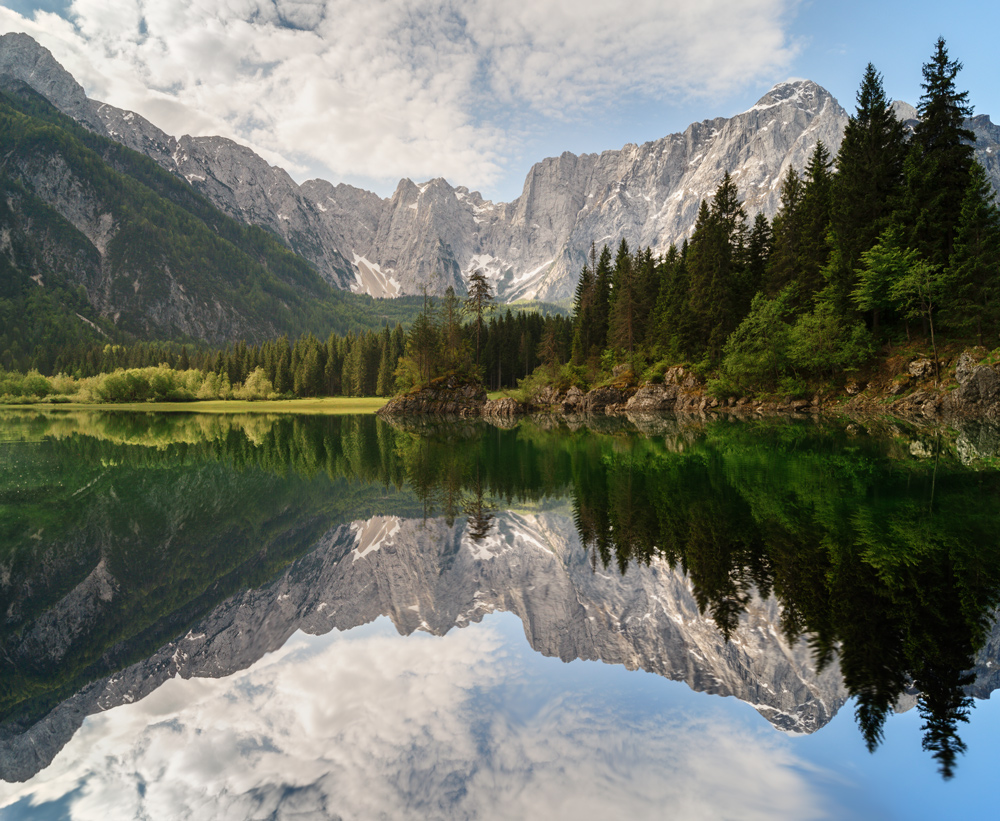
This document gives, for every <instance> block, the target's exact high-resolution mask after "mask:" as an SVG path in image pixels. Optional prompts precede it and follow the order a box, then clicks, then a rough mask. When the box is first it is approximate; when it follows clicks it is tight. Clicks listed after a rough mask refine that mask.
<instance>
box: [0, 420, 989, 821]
mask: <svg viewBox="0 0 1000 821" xmlns="http://www.w3.org/2000/svg"><path fill="white" fill-rule="evenodd" d="M998 453H1000V431H998V430H997V429H995V428H992V427H990V426H987V425H977V424H971V423H970V424H967V425H963V426H961V427H960V428H958V429H940V430H921V429H918V428H913V427H910V426H907V425H904V424H902V423H898V422H891V421H883V422H871V423H864V424H862V423H860V422H857V421H854V422H849V421H847V420H844V421H835V420H802V421H789V420H756V421H736V420H732V419H717V420H713V421H707V422H706V421H698V420H693V419H688V420H684V419H672V418H635V419H613V418H595V419H590V420H561V419H555V418H543V419H534V420H525V421H522V422H520V423H519V424H516V425H513V426H511V427H507V428H505V427H498V426H494V425H490V424H486V423H484V422H480V421H478V420H471V421H470V420H455V421H450V422H446V421H440V420H437V421H435V420H427V419H424V420H401V421H397V422H393V423H391V424H390V423H387V422H385V421H383V420H381V419H377V418H376V417H374V416H340V417H321V416H290V415H266V414H240V415H197V414H151V413H150V414H145V413H124V412H114V411H108V412H102V413H85V412H64V413H59V412H55V411H53V412H51V413H40V412H34V411H5V412H3V413H2V414H0V613H2V621H0V671H2V672H0V779H2V780H0V819H22V818H44V819H63V818H73V819H76V818H92V817H93V818H100V819H102V821H106V819H108V818H125V817H129V818H131V817H143V818H147V817H148V818H178V817H189V818H213V819H214V818H234V819H236V818H291V817H295V818H336V817H342V818H449V819H450V818H488V819H499V818H512V819H514V818H574V819H587V818H595V819H596V818H602V819H606V818H620V817H629V818H662V817H664V816H667V817H677V818H713V819H714V818H734V819H735V818H739V819H748V818H749V819H754V818H761V819H765V818H767V819H772V818H788V819H804V818H838V819H839V818H852V819H854V818H857V819H869V818H870V819H876V818H878V819H884V818H890V819H891V818H899V819H903V818H906V819H913V818H942V817H949V816H951V817H953V816H955V815H957V814H959V813H966V812H975V811H979V812H988V809H987V808H988V807H990V806H992V805H993V803H994V796H993V789H992V778H993V770H994V769H995V767H994V765H995V763H996V762H997V761H998V760H1000V758H998V755H1000V732H998V730H1000V710H998V709H997V705H996V703H994V702H991V701H990V700H989V699H990V694H991V693H992V692H993V690H994V689H996V687H997V686H1000V628H998V626H997V620H996V612H997V606H998V604H1000V458H998Z"/></svg>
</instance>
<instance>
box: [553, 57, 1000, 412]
mask: <svg viewBox="0 0 1000 821" xmlns="http://www.w3.org/2000/svg"><path fill="white" fill-rule="evenodd" d="M960 69H961V64H960V63H958V62H956V61H953V60H951V59H949V57H948V52H947V50H946V48H945V43H944V41H943V40H938V42H937V44H936V46H935V51H934V54H933V56H932V58H931V60H930V62H928V63H927V64H926V65H925V66H924V67H923V75H924V83H923V88H924V92H925V93H924V95H923V96H922V97H921V100H920V105H919V107H918V113H919V116H920V120H919V122H918V123H917V124H916V125H914V126H913V128H912V130H911V131H908V129H907V126H906V125H904V124H903V123H902V122H900V121H899V120H898V119H897V118H896V116H895V114H894V113H893V110H892V108H891V105H890V102H889V100H888V99H887V98H886V96H885V93H884V91H883V87H882V77H881V75H879V73H878V72H877V71H876V70H875V68H874V66H872V65H871V64H869V65H868V67H867V69H866V71H865V75H864V79H863V81H862V84H861V88H860V91H859V92H858V96H857V110H856V112H855V114H854V115H853V116H852V117H851V118H850V120H849V122H848V125H847V128H846V130H845V133H844V140H843V143H842V144H841V147H840V150H839V151H838V153H837V155H836V157H835V158H831V156H830V154H829V152H828V150H827V149H826V147H825V146H823V144H822V143H817V145H816V147H815V150H814V152H813V154H812V156H811V159H810V161H809V163H808V165H807V166H806V168H805V169H804V172H803V173H799V172H798V171H796V170H795V169H791V168H790V169H789V170H788V173H787V174H786V175H785V177H784V179H783V181H782V186H781V203H780V207H779V210H778V212H777V214H776V215H775V217H774V219H773V220H772V221H769V220H768V219H767V218H766V217H765V216H764V215H763V214H757V215H756V217H755V218H754V219H753V221H752V222H750V221H749V219H748V217H747V214H746V211H745V210H744V208H743V204H742V203H741V202H740V200H739V197H738V195H737V189H736V185H735V182H734V180H733V179H732V177H731V176H730V175H729V174H728V173H727V174H726V175H725V176H724V177H723V179H722V181H721V183H720V184H719V186H718V188H717V190H716V192H715V195H714V197H713V199H712V201H711V203H709V202H707V201H703V202H702V203H701V208H700V210H699V213H698V218H697V221H696V223H695V228H694V232H693V234H692V236H691V238H690V240H689V241H685V243H684V244H683V245H682V247H681V248H680V249H678V248H676V247H671V248H670V250H669V251H668V253H667V254H666V255H665V256H663V257H661V258H654V257H653V255H652V254H651V252H650V251H649V250H646V251H639V252H637V253H633V252H631V251H630V249H629V248H628V245H627V244H626V242H625V241H624V240H623V241H622V242H621V244H620V245H619V247H618V251H617V254H616V255H615V257H614V259H613V260H612V255H611V252H610V250H609V249H608V248H607V247H605V249H604V250H603V251H602V252H601V253H600V255H599V256H598V254H597V253H596V251H592V253H591V261H590V264H589V265H587V266H585V267H584V270H583V272H582V274H581V277H580V283H579V286H578V288H577V291H576V296H575V301H574V307H573V320H572V326H573V330H572V348H571V361H572V363H573V364H574V365H576V366H584V365H588V366H589V372H590V374H591V375H594V374H597V373H598V372H599V371H600V370H602V366H603V370H607V369H609V366H610V365H611V364H614V363H625V362H631V363H632V364H633V366H634V367H635V370H636V372H637V373H642V372H643V371H644V370H647V369H650V368H652V370H653V373H652V374H651V375H652V376H654V377H655V375H656V374H655V371H656V369H657V366H658V365H657V363H659V367H660V369H661V371H662V367H663V366H664V364H665V363H670V364H673V363H677V362H689V363H692V364H695V365H696V366H699V367H700V368H701V369H702V370H703V372H705V373H708V372H713V373H714V374H715V375H716V376H717V379H716V381H715V382H714V387H715V389H716V390H717V391H721V392H731V393H739V392H746V391H752V390H775V389H781V390H784V391H787V392H795V391H797V390H801V389H802V388H803V386H804V381H805V380H808V379H829V378H830V377H836V376H837V375H838V374H842V373H843V372H844V371H845V370H848V369H851V368H853V367H856V366H858V365H859V364H860V363H862V362H863V361H864V360H866V359H867V358H868V357H870V356H871V354H872V352H873V350H874V349H875V346H876V345H878V344H880V343H882V342H883V341H885V340H898V339H902V338H903V337H905V338H907V339H910V338H911V337H912V336H913V335H921V336H922V337H923V338H927V339H929V341H930V344H931V347H932V349H934V351H935V358H936V343H937V341H938V340H939V338H940V336H941V334H942V333H944V334H948V335H950V336H952V337H964V338H968V337H974V338H975V339H976V340H977V341H978V342H979V343H980V344H993V343H995V342H996V338H997V335H998V333H1000V277H998V276H997V274H998V271H1000V210H998V208H997V206H996V204H995V202H994V193H993V190H992V187H991V185H990V183H989V180H988V178H987V176H986V172H985V171H984V169H983V168H982V166H980V165H979V164H978V162H976V160H975V158H974V156H973V147H972V142H973V141H974V140H975V135H974V134H973V133H972V132H971V131H969V130H968V129H967V128H966V127H965V125H964V122H965V120H966V118H968V117H969V116H971V114H972V107H971V106H970V105H969V104H968V94H967V92H959V91H958V90H957V89H956V86H955V77H956V75H957V73H958V72H959V70H960ZM647 375H650V374H649V372H648V370H647Z"/></svg>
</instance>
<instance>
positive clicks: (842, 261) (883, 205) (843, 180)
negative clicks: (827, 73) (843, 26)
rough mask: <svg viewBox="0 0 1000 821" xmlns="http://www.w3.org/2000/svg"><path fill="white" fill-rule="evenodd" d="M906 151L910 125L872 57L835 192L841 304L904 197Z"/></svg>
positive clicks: (836, 291)
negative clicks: (897, 109) (891, 97)
mask: <svg viewBox="0 0 1000 821" xmlns="http://www.w3.org/2000/svg"><path fill="white" fill-rule="evenodd" d="M905 157H906V131H905V128H904V126H903V124H902V123H901V122H900V121H899V120H898V119H896V115H895V114H894V113H893V111H892V108H891V106H890V103H889V100H888V99H887V98H886V96H885V91H884V90H883V87H882V75H881V74H879V73H878V71H876V70H875V66H873V65H872V64H871V63H869V64H868V66H867V67H866V68H865V74H864V77H863V79H862V81H861V88H860V89H859V90H858V95H857V110H856V111H855V113H854V114H853V115H852V116H851V117H850V119H849V120H848V122H847V126H846V128H845V129H844V139H843V142H841V144H840V150H839V151H838V152H837V162H836V165H837V173H836V175H835V176H834V178H833V186H832V192H831V196H832V199H831V207H830V232H831V239H832V243H833V245H832V251H833V256H832V258H831V261H830V265H829V266H828V268H827V274H828V276H829V279H830V281H831V283H830V284H831V286H832V289H833V293H832V294H831V296H832V298H833V299H834V300H835V302H836V303H837V304H838V308H839V309H840V310H846V309H848V307H849V304H848V297H849V295H850V292H851V291H852V290H853V288H854V279H855V277H854V270H855V268H856V267H857V266H858V264H859V263H860V260H861V255H862V254H863V253H864V252H865V251H867V250H868V249H869V248H871V247H872V246H873V245H874V244H875V242H876V241H877V239H878V236H879V234H881V233H882V231H884V230H885V228H886V227H887V225H888V224H889V221H890V219H891V217H892V214H893V210H894V209H895V208H896V207H897V205H898V203H899V199H900V195H901V193H902V185H903V163H904V159H905Z"/></svg>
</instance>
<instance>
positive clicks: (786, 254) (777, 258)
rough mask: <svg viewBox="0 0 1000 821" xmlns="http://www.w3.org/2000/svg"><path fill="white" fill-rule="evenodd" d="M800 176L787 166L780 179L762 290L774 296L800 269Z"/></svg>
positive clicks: (801, 192) (801, 189)
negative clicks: (772, 234) (772, 236)
mask: <svg viewBox="0 0 1000 821" xmlns="http://www.w3.org/2000/svg"><path fill="white" fill-rule="evenodd" d="M802 194H803V186H802V178H801V177H799V174H798V172H797V171H796V170H795V169H794V168H792V166H788V171H787V172H785V176H784V178H783V179H782V181H781V192H780V194H779V205H778V213H777V214H775V215H774V223H773V225H772V231H773V232H774V240H773V243H774V245H773V249H772V251H771V257H770V260H769V262H768V266H767V273H766V277H765V287H764V292H765V293H766V294H767V295H768V296H770V297H775V296H777V295H778V293H779V292H781V291H782V290H783V289H784V288H785V287H786V286H787V285H789V284H790V283H792V282H793V281H794V280H795V278H796V276H797V274H798V271H799V258H800V253H801V246H802V233H803V232H802Z"/></svg>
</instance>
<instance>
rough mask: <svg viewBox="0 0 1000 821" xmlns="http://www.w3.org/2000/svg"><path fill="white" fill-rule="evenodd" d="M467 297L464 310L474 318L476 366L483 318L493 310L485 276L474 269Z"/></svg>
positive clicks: (488, 285)
mask: <svg viewBox="0 0 1000 821" xmlns="http://www.w3.org/2000/svg"><path fill="white" fill-rule="evenodd" d="M468 288H469V295H468V297H467V298H466V300H465V305H466V309H467V310H468V311H469V313H471V314H472V315H473V316H474V317H475V318H476V366H477V367H478V366H479V354H480V350H481V349H482V337H483V326H484V322H483V318H484V316H485V315H486V314H488V313H489V312H490V311H492V310H493V291H492V290H491V289H490V283H489V282H488V281H487V279H486V275H485V274H484V273H483V272H482V271H481V270H479V269H476V270H475V271H474V272H473V273H472V275H471V276H470V277H469V286H468Z"/></svg>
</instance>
